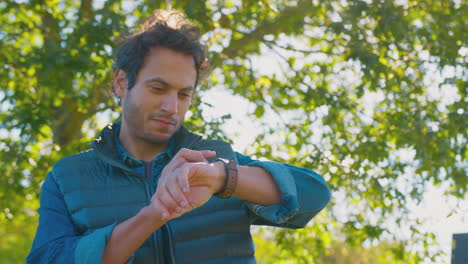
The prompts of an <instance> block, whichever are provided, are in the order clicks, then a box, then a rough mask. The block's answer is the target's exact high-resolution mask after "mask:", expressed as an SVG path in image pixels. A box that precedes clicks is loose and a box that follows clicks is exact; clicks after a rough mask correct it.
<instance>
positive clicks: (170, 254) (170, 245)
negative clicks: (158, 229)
mask: <svg viewBox="0 0 468 264" xmlns="http://www.w3.org/2000/svg"><path fill="white" fill-rule="evenodd" d="M164 228H165V229H166V232H164V233H166V239H167V241H165V242H167V243H165V245H167V257H168V259H166V261H169V263H171V264H175V263H176V262H175V259H174V245H173V243H172V232H171V227H170V225H169V223H166V224H165V225H164Z"/></svg>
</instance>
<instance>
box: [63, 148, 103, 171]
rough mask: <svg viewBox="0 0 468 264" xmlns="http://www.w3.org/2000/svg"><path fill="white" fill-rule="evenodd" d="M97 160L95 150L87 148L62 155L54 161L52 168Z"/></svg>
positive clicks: (79, 165)
mask: <svg viewBox="0 0 468 264" xmlns="http://www.w3.org/2000/svg"><path fill="white" fill-rule="evenodd" d="M96 162H99V159H98V158H97V155H96V152H95V151H94V150H93V149H88V150H85V151H82V152H80V153H77V154H73V155H70V156H66V157H63V158H62V159H60V160H59V161H57V163H55V166H54V169H65V170H66V169H70V168H76V167H82V166H84V165H87V164H92V163H96Z"/></svg>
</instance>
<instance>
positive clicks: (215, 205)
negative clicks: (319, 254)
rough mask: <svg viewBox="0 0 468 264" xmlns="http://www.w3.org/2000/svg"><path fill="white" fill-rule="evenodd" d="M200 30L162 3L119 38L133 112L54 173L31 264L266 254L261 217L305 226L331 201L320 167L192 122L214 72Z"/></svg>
mask: <svg viewBox="0 0 468 264" xmlns="http://www.w3.org/2000/svg"><path fill="white" fill-rule="evenodd" d="M199 35H200V33H199V31H198V29H197V28H196V27H193V26H192V25H190V24H188V23H187V22H186V21H185V20H184V19H183V17H182V15H181V14H180V13H178V12H175V11H171V12H165V11H158V12H156V13H155V15H154V16H153V17H152V18H151V19H149V20H148V21H147V22H146V23H145V24H144V25H143V26H142V27H141V28H140V30H139V31H138V32H137V33H135V34H133V35H131V36H129V37H127V38H126V40H125V41H124V42H123V44H122V45H121V46H120V47H119V49H118V51H117V55H116V60H115V63H114V91H115V93H116V95H117V96H118V98H120V99H119V100H120V102H121V106H122V121H121V122H118V123H115V124H113V125H110V126H108V127H106V128H105V129H103V131H101V133H100V134H99V136H98V137H97V139H96V140H94V141H93V142H92V148H91V149H90V150H88V151H86V152H83V153H80V154H77V155H72V156H69V157H66V158H64V159H62V160H61V161H59V162H58V163H57V164H56V165H55V166H54V168H53V169H52V171H51V172H50V173H49V174H48V176H47V178H46V180H45V182H44V184H43V186H42V194H41V206H40V209H39V213H40V218H39V226H38V229H37V234H36V238H35V240H34V243H33V247H32V250H31V252H30V254H29V256H28V259H27V261H28V262H29V263H101V262H102V263H255V262H256V261H255V257H254V245H253V242H252V237H251V235H250V225H252V224H262V225H272V226H281V227H287V228H301V227H304V226H305V225H306V224H307V222H308V221H309V220H310V219H311V218H312V217H313V216H315V215H316V214H317V213H318V212H319V211H320V210H321V209H322V208H323V207H324V206H325V205H326V204H327V203H328V201H329V199H330V192H329V189H328V187H327V185H326V183H325V182H324V181H323V179H322V178H321V177H320V176H319V175H318V174H316V173H314V172H312V171H310V170H308V169H303V168H297V167H294V166H291V165H287V164H279V163H275V162H265V161H257V160H253V159H251V158H250V157H248V156H244V155H241V154H239V153H236V152H234V151H233V150H232V149H231V147H230V145H229V144H227V143H224V142H221V141H214V140H203V139H201V137H200V136H198V135H195V134H193V133H191V132H189V131H188V130H187V129H185V128H184V127H183V126H182V123H183V121H184V117H185V114H186V112H187V110H188V109H189V106H190V103H191V99H192V97H193V95H194V93H195V88H196V86H197V84H198V83H199V81H200V78H201V77H202V75H203V74H204V71H205V70H206V57H205V53H204V51H203V48H202V46H201V44H200V43H199V41H198V39H199Z"/></svg>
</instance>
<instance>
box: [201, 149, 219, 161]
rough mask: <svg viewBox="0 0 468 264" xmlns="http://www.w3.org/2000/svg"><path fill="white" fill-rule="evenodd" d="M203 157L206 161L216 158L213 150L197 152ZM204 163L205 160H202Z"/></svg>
mask: <svg viewBox="0 0 468 264" xmlns="http://www.w3.org/2000/svg"><path fill="white" fill-rule="evenodd" d="M199 151H200V152H201V153H202V154H203V156H204V157H205V158H207V159H211V158H214V157H216V151H213V150H199ZM204 161H206V160H204Z"/></svg>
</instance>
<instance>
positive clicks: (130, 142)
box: [119, 125, 167, 161]
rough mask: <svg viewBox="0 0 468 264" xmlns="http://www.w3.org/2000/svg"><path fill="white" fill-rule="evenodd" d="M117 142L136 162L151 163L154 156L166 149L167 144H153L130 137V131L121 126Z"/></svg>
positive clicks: (133, 136)
mask: <svg viewBox="0 0 468 264" xmlns="http://www.w3.org/2000/svg"><path fill="white" fill-rule="evenodd" d="M119 141H120V144H122V147H123V148H124V149H125V150H126V151H127V152H128V154H130V155H131V156H132V157H134V158H135V159H138V160H145V161H152V160H153V159H154V157H156V155H158V154H159V153H161V152H163V151H164V150H166V148H167V143H162V144H153V143H150V142H148V141H146V140H144V139H141V138H139V137H137V136H135V135H131V133H130V131H129V130H128V129H126V127H125V126H123V125H122V127H121V128H120V133H119Z"/></svg>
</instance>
